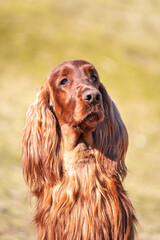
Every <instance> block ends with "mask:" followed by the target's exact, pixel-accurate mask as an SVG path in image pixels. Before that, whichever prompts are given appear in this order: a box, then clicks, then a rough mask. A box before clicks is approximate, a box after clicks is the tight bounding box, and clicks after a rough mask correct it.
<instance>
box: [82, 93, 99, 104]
mask: <svg viewBox="0 0 160 240" xmlns="http://www.w3.org/2000/svg"><path fill="white" fill-rule="evenodd" d="M82 97H83V99H84V100H85V101H86V102H87V103H88V104H89V105H91V104H92V105H96V104H97V103H99V102H100V101H101V97H102V95H101V93H100V92H99V91H97V90H87V91H85V92H84V93H83V95H82Z"/></svg>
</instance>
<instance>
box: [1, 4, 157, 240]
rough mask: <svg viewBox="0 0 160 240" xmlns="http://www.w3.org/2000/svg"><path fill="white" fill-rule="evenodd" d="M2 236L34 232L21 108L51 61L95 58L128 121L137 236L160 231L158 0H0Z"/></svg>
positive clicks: (150, 237) (148, 239)
mask: <svg viewBox="0 0 160 240" xmlns="http://www.w3.org/2000/svg"><path fill="white" fill-rule="evenodd" d="M0 6H1V7H0V239H1V240H10V239H13V240H14V239H18V240H19V239H31V240H34V239H36V230H35V228H34V224H33V223H32V217H33V214H34V206H31V205H30V203H29V201H27V200H26V199H27V192H28V189H27V188H26V186H25V183H24V180H23V176H22V170H21V132H22V129H23V127H24V124H25V114H26V111H27V108H28V106H29V104H30V103H32V102H33V101H34V99H35V98H36V91H37V88H38V87H40V86H41V85H43V83H44V81H45V79H46V75H47V73H48V72H49V70H50V69H52V68H53V67H55V66H56V65H58V64H59V63H61V62H62V61H64V60H69V59H83V60H87V61H89V62H91V63H93V64H94V65H95V67H96V68H97V70H98V72H99V75H100V79H101V81H102V82H103V83H104V84H105V86H106V88H107V90H108V92H109V94H110V95H111V97H112V99H113V100H114V101H115V102H116V105H117V107H118V109H119V111H120V113H121V115H122V118H123V120H124V122H125V124H126V126H127V129H128V132H129V137H130V146H129V151H128V155H127V159H126V164H127V167H128V170H129V171H128V176H127V178H126V180H125V181H124V186H125V188H126V189H127V191H128V193H129V196H130V198H131V200H132V202H133V205H134V206H135V209H136V213H137V217H138V220H139V226H138V236H139V237H138V239H140V240H158V239H160V163H159V156H160V139H159V135H160V0H147V1H146V0H132V1H131V0H119V1H118V0H92V1H85V0H79V1H78V0H74V1H73V0H66V1H64V0H58V1H56V0H39V1H33V0H27V1H22V0H14V1H12V0H0Z"/></svg>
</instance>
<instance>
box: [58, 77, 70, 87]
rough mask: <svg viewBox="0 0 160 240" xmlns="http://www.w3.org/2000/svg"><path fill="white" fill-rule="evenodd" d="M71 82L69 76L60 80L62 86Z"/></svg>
mask: <svg viewBox="0 0 160 240" xmlns="http://www.w3.org/2000/svg"><path fill="white" fill-rule="evenodd" d="M68 83H69V80H68V79H67V78H63V79H62V80H61V82H60V86H66V85H67V84H68Z"/></svg>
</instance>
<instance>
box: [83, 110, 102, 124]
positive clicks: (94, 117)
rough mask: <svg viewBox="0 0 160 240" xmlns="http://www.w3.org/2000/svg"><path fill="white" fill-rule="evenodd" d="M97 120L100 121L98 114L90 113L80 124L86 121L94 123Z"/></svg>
mask: <svg viewBox="0 0 160 240" xmlns="http://www.w3.org/2000/svg"><path fill="white" fill-rule="evenodd" d="M99 119H100V114H99V113H98V112H91V113H89V114H88V115H87V116H85V118H84V119H83V121H82V122H86V121H90V122H95V121H99Z"/></svg>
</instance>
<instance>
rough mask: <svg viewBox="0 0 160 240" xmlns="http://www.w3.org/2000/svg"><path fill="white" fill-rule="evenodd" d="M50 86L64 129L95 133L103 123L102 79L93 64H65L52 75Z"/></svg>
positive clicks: (54, 106) (53, 101) (49, 79)
mask: <svg viewBox="0 0 160 240" xmlns="http://www.w3.org/2000/svg"><path fill="white" fill-rule="evenodd" d="M47 83H48V85H49V89H50V92H51V101H52V103H53V108H54V112H55V115H56V117H57V119H58V122H59V124H60V126H62V125H63V124H69V125H70V126H72V127H79V128H80V129H81V130H82V131H93V130H94V129H95V128H96V126H97V124H98V123H99V122H101V121H103V119H104V113H103V112H104V109H103V102H102V95H101V92H100V90H99V87H100V80H99V77H98V73H97V71H96V69H95V68H94V66H93V65H91V64H90V63H88V62H85V61H81V60H76V61H67V62H64V63H62V64H61V65H59V66H58V67H56V68H54V69H53V70H52V71H51V72H50V73H49V75H48V79H47Z"/></svg>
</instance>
